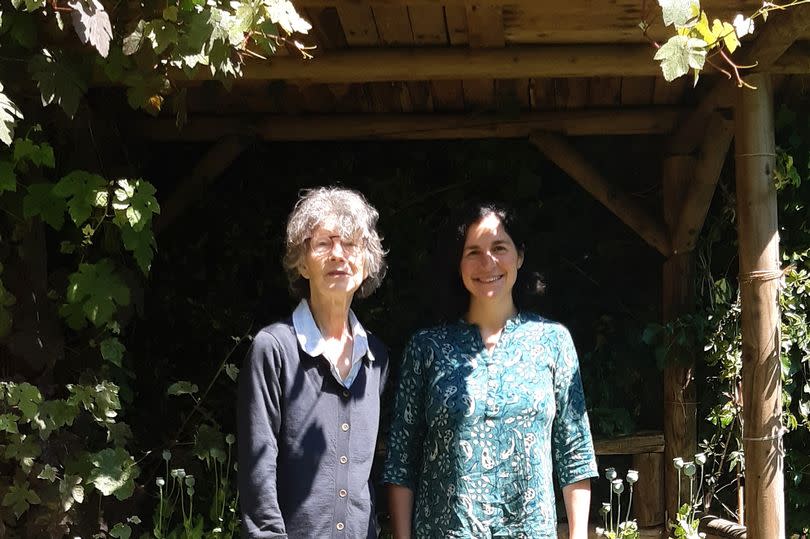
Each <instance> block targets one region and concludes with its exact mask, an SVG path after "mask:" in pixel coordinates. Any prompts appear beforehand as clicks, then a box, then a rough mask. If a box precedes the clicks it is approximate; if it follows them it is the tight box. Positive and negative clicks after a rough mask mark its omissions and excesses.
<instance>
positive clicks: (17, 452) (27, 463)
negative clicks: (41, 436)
mask: <svg viewBox="0 0 810 539" xmlns="http://www.w3.org/2000/svg"><path fill="white" fill-rule="evenodd" d="M41 453H42V447H41V446H40V445H39V442H38V441H37V440H36V438H34V437H32V436H26V435H24V434H22V435H20V436H19V437H18V438H16V439H14V440H12V442H11V443H10V444H8V445H7V446H6V452H5V455H4V456H5V457H6V458H7V459H16V460H18V461H19V462H20V466H21V467H22V468H23V469H24V470H25V473H28V472H29V471H30V470H31V467H32V466H33V465H34V459H35V458H37V457H38V456H39V455H40V454H41Z"/></svg>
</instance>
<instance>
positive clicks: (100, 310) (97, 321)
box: [63, 258, 129, 327]
mask: <svg viewBox="0 0 810 539" xmlns="http://www.w3.org/2000/svg"><path fill="white" fill-rule="evenodd" d="M68 281H69V284H68V290H67V301H68V303H72V304H81V305H82V312H83V313H84V315H85V316H86V317H87V319H88V320H89V321H90V322H92V323H93V324H94V325H95V326H96V327H101V326H103V325H104V324H106V323H107V322H109V321H110V320H111V319H112V316H113V315H114V314H115V311H116V309H117V308H118V307H119V306H124V305H129V287H127V286H126V285H125V284H124V281H123V280H122V279H121V278H120V277H119V276H118V274H117V273H115V268H114V266H113V263H112V261H111V260H110V259H108V258H104V259H102V260H100V261H99V262H98V263H96V264H81V265H79V271H77V272H76V273H73V274H72V275H70V277H69V278H68ZM69 314H72V313H69ZM63 316H64V314H63Z"/></svg>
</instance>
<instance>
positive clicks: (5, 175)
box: [0, 113, 17, 194]
mask: <svg viewBox="0 0 810 539" xmlns="http://www.w3.org/2000/svg"><path fill="white" fill-rule="evenodd" d="M0 114H2V113H0ZM0 121H2V120H0ZM16 190H17V174H16V173H15V172H14V165H13V164H12V163H9V162H8V161H0V194H2V193H3V191H12V192H13V191H16Z"/></svg>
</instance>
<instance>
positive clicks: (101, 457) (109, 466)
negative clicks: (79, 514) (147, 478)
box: [87, 447, 140, 500]
mask: <svg viewBox="0 0 810 539" xmlns="http://www.w3.org/2000/svg"><path fill="white" fill-rule="evenodd" d="M90 460H91V462H92V464H93V469H92V470H91V471H90V474H89V475H88V477H87V480H88V481H89V482H91V483H93V485H94V486H95V487H96V488H97V489H98V490H99V492H101V493H102V494H103V495H104V496H110V495H114V496H115V497H116V498H117V499H119V500H125V499H127V498H129V497H130V496H131V495H132V492H133V490H134V489H135V481H134V479H135V478H136V477H138V474H139V473H140V471H139V469H138V466H137V465H136V464H135V459H134V458H132V456H131V455H130V454H129V453H127V452H126V450H124V449H123V448H121V447H116V448H115V449H112V448H107V449H103V450H101V451H99V452H98V453H94V454H92V455H91V456H90Z"/></svg>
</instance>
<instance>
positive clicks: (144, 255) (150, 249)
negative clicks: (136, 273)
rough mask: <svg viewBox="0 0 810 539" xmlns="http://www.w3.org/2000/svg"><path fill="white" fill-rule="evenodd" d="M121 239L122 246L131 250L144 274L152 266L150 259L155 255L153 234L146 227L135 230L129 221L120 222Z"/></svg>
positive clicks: (155, 243)
mask: <svg viewBox="0 0 810 539" xmlns="http://www.w3.org/2000/svg"><path fill="white" fill-rule="evenodd" d="M120 226H121V239H122V240H123V242H124V247H125V248H126V249H127V250H128V251H131V252H132V255H133V256H134V257H135V262H137V263H138V267H139V268H141V271H142V272H143V273H144V274H145V275H146V274H148V273H149V269H150V268H151V267H152V259H153V258H154V256H155V246H156V245H157V242H155V235H154V234H153V233H152V230H151V229H150V228H148V227H145V228H143V229H141V230H140V231H138V230H135V229H134V228H132V226H130V225H129V223H121V225H120Z"/></svg>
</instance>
